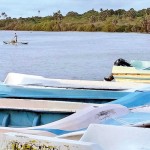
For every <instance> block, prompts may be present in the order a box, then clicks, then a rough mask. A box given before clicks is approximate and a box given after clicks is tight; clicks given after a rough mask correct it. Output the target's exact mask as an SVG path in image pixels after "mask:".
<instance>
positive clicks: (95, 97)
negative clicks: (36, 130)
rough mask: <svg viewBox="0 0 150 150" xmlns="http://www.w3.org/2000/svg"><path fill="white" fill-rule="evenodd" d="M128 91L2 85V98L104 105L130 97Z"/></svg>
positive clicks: (0, 94) (0, 91) (0, 88)
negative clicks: (126, 96)
mask: <svg viewBox="0 0 150 150" xmlns="http://www.w3.org/2000/svg"><path fill="white" fill-rule="evenodd" d="M129 93H131V91H128V90H121V91H120V90H96V89H72V88H55V87H45V86H34V85H25V86H24V85H8V84H5V83H0V97H1V98H2V97H7V98H10V97H11V98H36V99H51V100H52V99H55V100H62V101H76V102H87V103H92V102H94V103H104V102H107V101H111V100H114V99H118V98H120V97H123V96H125V95H128V94H129Z"/></svg>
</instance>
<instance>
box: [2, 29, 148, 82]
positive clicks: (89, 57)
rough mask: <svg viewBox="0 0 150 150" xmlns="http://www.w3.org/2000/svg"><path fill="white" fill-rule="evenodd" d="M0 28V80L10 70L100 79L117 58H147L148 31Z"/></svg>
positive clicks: (60, 76)
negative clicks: (8, 42)
mask: <svg viewBox="0 0 150 150" xmlns="http://www.w3.org/2000/svg"><path fill="white" fill-rule="evenodd" d="M14 33H15V31H0V55H1V61H0V80H4V78H5V76H6V75H7V73H9V72H18V73H26V74H34V75H42V76H45V77H50V78H64V79H87V80H103V77H104V76H107V75H108V74H109V73H110V72H111V68H112V64H113V62H114V61H115V60H116V59H118V58H124V59H126V60H128V61H130V60H132V59H139V60H150V34H139V33H103V32H92V33H91V32H22V31H17V32H16V33H17V35H18V41H24V42H29V44H28V45H17V46H15V45H5V44H3V41H8V40H11V39H12V38H13V36H14Z"/></svg>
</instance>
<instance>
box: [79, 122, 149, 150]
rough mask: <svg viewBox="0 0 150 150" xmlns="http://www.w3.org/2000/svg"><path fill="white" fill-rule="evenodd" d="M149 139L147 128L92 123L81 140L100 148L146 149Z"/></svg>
mask: <svg viewBox="0 0 150 150" xmlns="http://www.w3.org/2000/svg"><path fill="white" fill-rule="evenodd" d="M95 133H96V135H95ZM149 139H150V130H149V129H147V128H137V127H122V126H113V125H112V126H111V125H110V126H107V125H100V124H99V125H98V124H92V125H90V126H89V128H88V129H87V131H86V133H85V134H84V135H83V137H82V138H81V141H84V142H91V143H95V144H98V145H99V147H100V148H101V149H102V150H125V149H126V150H140V149H141V150H142V149H143V150H148V149H149V147H150V142H149Z"/></svg>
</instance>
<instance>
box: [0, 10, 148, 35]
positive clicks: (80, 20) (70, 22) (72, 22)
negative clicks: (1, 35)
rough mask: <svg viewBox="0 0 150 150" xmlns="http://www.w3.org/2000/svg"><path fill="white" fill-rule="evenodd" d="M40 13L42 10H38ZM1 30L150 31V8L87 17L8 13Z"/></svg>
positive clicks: (0, 21) (2, 18)
mask: <svg viewBox="0 0 150 150" xmlns="http://www.w3.org/2000/svg"><path fill="white" fill-rule="evenodd" d="M38 12H39V11H38ZM0 30H22V31H93V32H94V31H104V32H144V33H149V32H150V8H147V9H142V10H138V11H136V10H134V9H133V8H131V9H130V10H124V9H118V10H113V9H109V10H108V9H107V10H103V9H100V10H99V11H95V10H94V9H92V10H89V11H87V12H85V13H83V14H79V13H77V12H73V11H70V12H68V13H67V14H66V15H62V13H61V11H58V12H55V13H53V15H51V16H46V17H41V16H40V15H38V16H34V17H28V18H22V17H20V18H11V17H8V15H7V14H6V13H5V12H2V13H1V16H0Z"/></svg>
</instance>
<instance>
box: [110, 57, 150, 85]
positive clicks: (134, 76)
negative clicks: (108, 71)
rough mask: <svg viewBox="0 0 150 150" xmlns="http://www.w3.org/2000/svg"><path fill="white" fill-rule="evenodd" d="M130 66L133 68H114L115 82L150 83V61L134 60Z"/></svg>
mask: <svg viewBox="0 0 150 150" xmlns="http://www.w3.org/2000/svg"><path fill="white" fill-rule="evenodd" d="M130 64H131V66H132V67H128V66H115V65H114V66H113V68H112V74H113V76H114V79H115V81H118V82H139V83H150V61H139V60H132V61H131V62H130Z"/></svg>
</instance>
